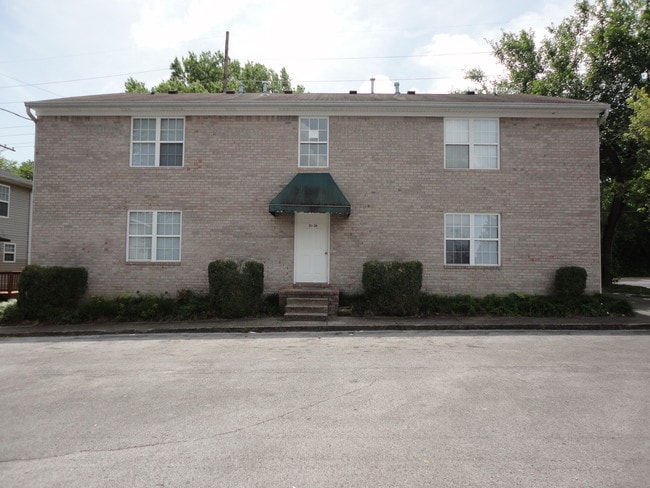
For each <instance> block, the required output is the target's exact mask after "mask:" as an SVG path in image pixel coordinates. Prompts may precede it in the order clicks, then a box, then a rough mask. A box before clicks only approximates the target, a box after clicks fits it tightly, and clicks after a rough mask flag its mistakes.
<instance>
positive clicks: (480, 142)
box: [445, 119, 499, 169]
mask: <svg viewBox="0 0 650 488" xmlns="http://www.w3.org/2000/svg"><path fill="white" fill-rule="evenodd" d="M445 168H470V169H499V120H498V119H445Z"/></svg>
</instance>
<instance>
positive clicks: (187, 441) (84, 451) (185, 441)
mask: <svg viewBox="0 0 650 488" xmlns="http://www.w3.org/2000/svg"><path fill="white" fill-rule="evenodd" d="M374 384H375V381H372V382H371V383H368V384H367V385H362V386H359V387H358V388H354V389H353V390H350V391H346V392H344V393H341V394H340V395H335V396H331V397H327V398H323V399H322V400H318V401H315V402H311V403H308V404H306V405H302V406H300V407H296V408H293V409H291V410H289V411H286V412H284V413H281V414H279V415H275V416H273V417H269V418H266V419H263V420H260V421H258V422H255V423H252V424H249V425H244V426H242V427H237V428H235V429H230V430H224V431H222V432H217V433H215V434H211V435H208V436H204V437H197V438H194V439H182V440H170V441H160V442H150V443H145V444H136V445H132V446H124V447H114V448H107V449H82V450H80V451H74V452H69V453H65V454H56V455H53V456H38V457H25V458H12V459H0V464H8V463H14V462H26V461H47V460H49V459H61V458H65V457H70V456H76V455H79V454H100V453H110V452H122V451H130V450H135V449H147V448H151V447H158V446H167V445H174V444H176V445H179V444H191V443H193V442H201V441H206V440H210V439H216V438H217V437H222V436H226V435H231V434H237V433H238V432H243V431H245V430H248V429H253V428H255V427H259V426H261V425H264V424H268V423H270V422H275V421H276V420H280V419H282V418H284V417H288V416H289V415H293V414H294V413H296V412H302V411H305V410H309V409H311V408H314V407H317V406H319V405H322V404H324V403H328V402H331V401H335V400H339V399H341V398H345V397H347V396H350V395H354V394H355V393H358V392H360V391H362V390H365V389H368V388H371V387H372V386H373V385H374Z"/></svg>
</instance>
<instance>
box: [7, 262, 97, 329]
mask: <svg viewBox="0 0 650 488" xmlns="http://www.w3.org/2000/svg"><path fill="white" fill-rule="evenodd" d="M87 288H88V271H86V269H85V268H64V267H60V266H48V267H45V266H35V265H30V266H26V267H25V268H24V269H23V271H22V273H21V274H20V281H19V284H18V291H19V294H18V308H19V309H20V311H21V313H22V314H23V315H24V317H25V318H26V319H41V320H42V319H47V318H48V317H49V316H50V315H52V314H55V315H56V314H57V313H59V312H60V311H62V310H67V309H74V308H75V307H77V305H78V304H79V300H80V299H81V297H82V296H83V295H84V293H86V290H87Z"/></svg>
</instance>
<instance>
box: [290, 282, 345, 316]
mask: <svg viewBox="0 0 650 488" xmlns="http://www.w3.org/2000/svg"><path fill="white" fill-rule="evenodd" d="M279 296H280V307H281V309H282V310H284V319H285V320H297V321H301V320H302V321H309V320H314V321H327V318H328V316H330V315H336V314H337V312H338V308H339V290H338V288H336V287H334V286H331V285H320V284H319V285H311V284H309V285H308V284H305V285H301V284H297V285H293V286H288V287H285V288H282V289H281V290H280V291H279Z"/></svg>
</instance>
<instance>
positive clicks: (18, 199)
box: [0, 169, 32, 272]
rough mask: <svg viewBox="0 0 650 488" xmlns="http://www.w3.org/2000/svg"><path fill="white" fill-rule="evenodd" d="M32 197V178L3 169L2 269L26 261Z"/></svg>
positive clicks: (16, 268) (0, 176) (0, 215)
mask: <svg viewBox="0 0 650 488" xmlns="http://www.w3.org/2000/svg"><path fill="white" fill-rule="evenodd" d="M31 199H32V182H31V181H30V180H27V179H25V178H21V177H19V176H16V175H14V174H13V173H10V172H9V171H5V170H1V169H0V272H3V271H20V270H22V269H23V268H24V267H25V265H27V260H28V258H29V228H30V218H31V207H32V204H31Z"/></svg>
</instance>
